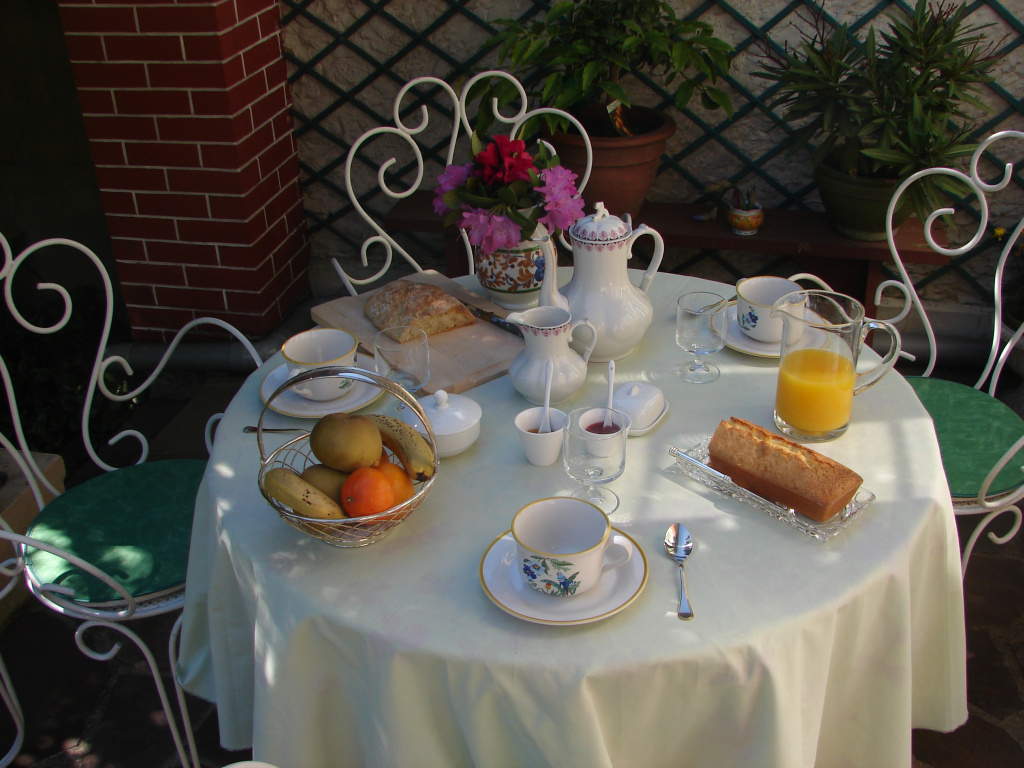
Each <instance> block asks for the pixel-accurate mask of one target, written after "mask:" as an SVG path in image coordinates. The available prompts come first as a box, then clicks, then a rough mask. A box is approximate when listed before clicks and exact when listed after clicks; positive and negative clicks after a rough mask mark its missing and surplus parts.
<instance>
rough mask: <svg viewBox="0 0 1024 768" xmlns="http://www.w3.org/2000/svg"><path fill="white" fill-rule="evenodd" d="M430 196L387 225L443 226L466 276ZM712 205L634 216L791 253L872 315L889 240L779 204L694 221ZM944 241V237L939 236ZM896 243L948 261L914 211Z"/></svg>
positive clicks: (449, 259)
mask: <svg viewBox="0 0 1024 768" xmlns="http://www.w3.org/2000/svg"><path fill="white" fill-rule="evenodd" d="M432 198H433V193H432V192H430V191H423V190H421V191H418V192H416V193H414V194H413V195H411V196H410V197H407V198H405V199H404V200H399V201H398V204H397V205H396V206H395V207H394V208H393V209H392V210H391V212H390V213H388V214H387V215H386V216H385V217H384V219H383V226H384V228H385V229H386V230H387V231H407V232H444V233H445V270H446V273H447V275H448V276H449V277H457V276H459V275H465V274H467V273H468V271H469V270H468V268H467V265H466V253H465V250H464V248H463V245H462V243H461V241H460V239H459V237H458V231H457V230H456V229H455V228H454V227H451V228H448V230H445V228H444V227H443V225H442V222H441V217H440V216H438V215H437V214H436V213H435V212H434V209H433V206H432V204H431V200H432ZM707 208H708V207H707V205H704V204H696V203H651V202H649V203H646V204H645V205H644V207H643V210H642V211H641V212H640V216H639V221H638V222H635V223H641V222H642V223H644V224H647V225H648V226H649V227H652V228H653V229H656V230H657V231H658V232H659V233H661V236H662V237H663V238H664V240H665V247H666V248H668V247H673V246H674V247H681V248H696V249H700V250H714V251H739V252H744V253H763V254H773V255H780V256H788V257H789V258H791V259H792V260H793V261H794V262H795V263H796V264H797V265H798V267H799V269H800V271H803V272H810V273H811V274H814V275H817V276H818V277H820V278H821V279H822V280H824V281H825V282H827V283H828V284H829V285H831V286H832V287H833V288H834V289H835V290H837V291H840V292H842V293H847V294H849V295H851V296H855V297H858V298H860V299H861V300H862V301H864V305H865V307H866V308H867V309H868V312H869V314H873V313H874V311H875V309H876V307H875V304H874V294H875V290H876V289H877V288H878V285H879V284H880V283H881V282H882V281H883V280H884V279H885V274H884V272H883V271H882V265H883V264H884V263H885V262H887V261H891V257H890V255H889V246H888V244H887V243H886V242H885V241H884V240H882V241H879V242H865V241H860V240H850V239H848V238H845V237H843V236H842V235H839V234H837V233H836V232H835V231H833V230H832V228H831V227H830V226H829V223H828V220H827V219H826V217H825V214H824V213H818V212H816V211H796V210H786V209H781V208H778V209H776V208H773V209H769V210H767V211H765V217H764V218H765V220H764V224H763V225H761V228H760V229H759V230H758V232H757V234H756V235H736V234H733V232H732V231H731V230H730V229H729V226H728V224H727V223H726V221H725V216H724V215H722V214H720V215H719V216H718V217H717V218H716V219H715V220H714V221H695V220H694V216H695V215H697V214H700V213H703V212H705V211H707ZM939 240H940V242H944V238H943V237H942V236H941V235H940V236H939ZM647 241H648V242H649V238H647ZM641 242H643V241H641ZM896 244H897V247H898V248H899V249H900V255H901V256H902V257H903V261H904V262H909V263H914V264H940V265H941V264H948V263H949V259H948V257H946V256H942V255H940V254H938V253H936V252H935V251H933V250H932V249H931V248H930V247H929V246H928V243H927V242H926V241H925V238H924V227H923V225H922V224H921V222H920V221H918V220H917V219H916V218H911V219H908V220H907V221H906V222H904V223H903V224H902V225H900V228H899V229H898V230H897V233H896Z"/></svg>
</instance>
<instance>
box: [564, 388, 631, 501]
mask: <svg viewBox="0 0 1024 768" xmlns="http://www.w3.org/2000/svg"><path fill="white" fill-rule="evenodd" d="M609 414H610V415H611V420H610V421H611V423H610V424H609V426H607V427H606V426H605V417H606V416H608V415H609ZM628 429H629V417H628V416H627V415H626V414H625V413H623V412H622V411H618V410H615V409H614V408H577V409H576V410H574V411H572V412H570V413H569V418H568V421H567V422H566V425H565V430H564V432H563V438H562V440H563V445H562V465H563V466H564V467H565V471H566V474H568V475H569V477H571V478H572V479H573V480H576V481H577V482H579V483H582V485H583V487H582V488H580V489H579V490H578V491H576V492H575V493H573V494H572V496H573V498H576V499H584V500H585V501H589V502H590V503H591V504H593V505H595V506H596V507H599V508H600V509H601V510H602V511H603V512H604V513H605V514H610V513H612V512H614V511H615V510H616V509H617V508H618V506H619V497H618V496H616V495H615V493H614V492H613V491H610V490H608V489H607V488H602V487H601V486H602V485H604V484H605V483H610V482H611V481H612V480H614V479H615V478H617V477H618V476H619V475H621V474H622V471H623V470H624V469H625V468H626V435H627V433H628Z"/></svg>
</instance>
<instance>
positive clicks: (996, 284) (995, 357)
mask: <svg viewBox="0 0 1024 768" xmlns="http://www.w3.org/2000/svg"><path fill="white" fill-rule="evenodd" d="M1012 138H1016V139H1024V132H1021V131H999V132H998V133H994V134H992V135H991V136H989V137H988V138H986V139H985V140H984V141H982V142H981V144H980V145H979V146H978V148H977V149H976V150H975V152H974V155H973V156H972V157H971V162H970V175H967V174H965V173H964V172H963V171H959V170H956V169H954V168H928V169H927V170H923V171H918V172H917V173H915V174H912V175H911V176H910V177H908V178H907V179H906V181H904V182H903V183H902V184H900V186H899V188H898V189H897V190H896V193H895V194H894V195H893V198H892V200H891V201H890V202H889V211H888V217H887V219H886V228H885V229H886V239H887V240H888V242H889V251H890V253H891V254H892V257H893V261H895V263H896V268H897V269H898V270H899V273H900V277H901V280H900V281H891V280H890V281H886V282H884V283H883V284H882V285H881V286H879V288H878V294H877V297H876V301H877V300H879V299H880V298H881V293H882V290H883V289H884V288H886V287H888V286H895V287H897V288H899V289H900V290H902V291H903V293H904V296H905V297H907V298H909V303H907V305H906V306H904V308H903V311H902V312H900V314H899V315H898V316H897V317H896V318H893V319H892V320H890V322H899V321H900V320H902V319H903V318H904V317H906V316H907V314H908V313H909V311H910V307H911V306H913V307H914V308H916V309H917V313H918V315H919V316H920V318H921V322H922V324H923V325H924V329H925V334H926V335H927V337H928V364H927V366H926V367H925V370H924V373H923V374H922V375H923V376H931V374H932V372H933V371H934V370H935V362H936V356H937V353H938V348H937V344H936V340H935V331H934V330H933V329H932V324H931V322H930V321H929V320H928V315H927V313H926V312H925V309H924V306H923V304H922V303H921V299H920V297H919V296H918V294H917V291H916V290H915V288H914V282H913V280H911V278H910V275H909V274H908V273H907V269H906V267H905V266H904V265H903V260H902V259H901V258H900V255H899V249H898V248H897V247H896V240H895V236H894V232H893V226H892V219H893V211H895V210H896V206H897V205H898V202H899V198H900V196H901V195H902V194H903V193H904V192H905V191H906V190H907V188H908V187H910V186H911V185H912V184H913V183H914V182H915V181H917V180H918V179H920V178H922V177H923V176H930V175H935V174H945V175H947V176H952V177H953V178H955V179H958V180H959V181H961V182H963V183H964V184H966V185H967V187H969V188H970V191H971V192H972V193H973V194H974V196H975V198H976V199H977V202H978V206H979V208H980V218H979V220H978V228H977V230H976V231H975V233H974V235H973V236H972V237H971V239H970V240H969V241H968V242H967V243H965V244H964V245H961V246H958V247H946V246H943V245H940V244H939V243H937V242H936V240H935V237H934V235H933V232H932V227H933V225H934V224H935V222H936V220H938V219H939V218H940V217H942V216H947V215H952V214H953V213H955V210H954V209H953V208H939V209H937V210H935V211H933V212H932V213H931V214H929V216H928V218H927V220H926V221H925V222H924V234H925V239H926V240H927V241H928V245H929V246H930V247H931V248H932V249H933V250H935V251H936V252H937V253H941V254H944V255H946V256H950V257H954V256H960V255H962V254H965V253H967V252H968V251H971V250H972V249H974V248H975V247H976V246H977V245H978V244H979V243H980V242H981V241H982V239H983V238H984V237H985V236H986V235H987V234H988V220H989V201H988V198H987V197H986V194H988V193H993V192H998V191H1000V190H1002V189H1005V188H1006V186H1007V185H1008V184H1009V183H1010V181H1011V179H1012V176H1013V164H1012V163H1006V164H1005V166H1004V167H1003V175H1002V178H1001V179H999V180H998V181H996V182H994V183H991V184H990V183H988V182H986V181H985V180H983V179H982V178H981V176H980V175H979V171H978V163H979V162H980V160H981V158H982V156H983V155H984V153H985V152H986V151H987V150H988V148H989V147H990V146H991V145H992V144H993V143H995V142H997V141H1002V140H1004V139H1012ZM1022 230H1024V216H1022V217H1021V220H1020V221H1019V222H1018V223H1017V226H1016V227H1014V229H1013V232H1012V233H1011V234H1010V235H1009V236H1008V237H1007V239H1006V243H1005V245H1004V246H1003V249H1002V252H1001V253H1000V255H999V260H998V262H997V263H996V269H995V275H994V278H993V290H992V298H993V307H994V317H993V322H992V339H991V344H990V347H989V355H988V359H987V360H986V363H985V367H984V370H983V371H982V372H981V376H980V377H979V378H978V380H977V382H976V383H975V384H974V389H976V390H979V391H982V390H983V388H985V385H986V382H987V384H988V387H987V392H988V394H989V395H990V396H992V397H995V393H996V387H997V386H998V384H999V377H1000V375H1001V374H1002V371H1003V367H1004V365H1005V364H1006V361H1007V360H1008V359H1009V356H1010V353H1011V352H1013V350H1014V348H1015V347H1016V345H1017V342H1018V341H1019V340H1020V338H1021V336H1022V335H1024V323H1022V324H1021V325H1020V326H1019V327H1018V328H1017V329H1016V331H1015V332H1014V333H1013V334H1012V335H1011V336H1010V338H1009V339H1008V340H1006V341H1005V342H1004V341H1003V339H1002V336H1003V276H1004V273H1005V270H1006V262H1007V260H1008V259H1009V256H1010V254H1011V253H1012V252H1013V250H1014V249H1015V247H1016V246H1017V243H1018V240H1019V239H1020V235H1021V231H1022ZM979 427H982V425H979ZM1022 447H1024V435H1022V436H1021V438H1020V439H1019V440H1017V442H1016V443H1014V445H1013V446H1012V447H1011V448H1010V449H1009V450H1008V451H1007V452H1006V453H1005V454H1004V455H1003V457H1002V458H1001V459H1000V460H999V461H998V462H997V463H996V465H995V466H994V467H993V468H992V470H991V471H990V472H989V474H988V476H987V477H986V478H985V482H984V483H983V484H982V486H981V490H980V491H979V492H978V496H977V497H976V498H974V499H970V500H967V501H960V500H956V499H954V512H955V513H956V514H957V515H984V517H983V518H982V519H981V521H980V522H979V523H978V524H977V526H976V527H975V529H974V531H973V532H972V533H971V536H970V538H969V539H968V540H967V543H966V544H965V545H964V551H963V554H962V555H961V572H962V575H965V576H966V574H967V563H968V561H969V560H970V557H971V553H972V552H973V551H974V545H975V544H976V543H977V541H978V537H979V536H980V535H981V534H982V532H983V531H984V530H985V529H986V528H987V527H988V525H989V523H991V522H992V521H993V520H994V519H995V518H997V517H999V516H1000V515H1002V514H1004V513H1009V514H1010V515H1011V516H1012V520H1013V523H1012V525H1011V526H1010V529H1009V530H1008V531H1007V532H1006V533H1005V534H1003V535H1002V536H999V535H996V534H995V533H994V532H992V531H989V532H988V537H989V539H990V540H991V541H992V542H994V543H996V544H1005V543H1007V542H1008V541H1010V539H1012V538H1013V537H1014V536H1015V535H1016V534H1017V532H1018V531H1019V530H1020V528H1021V523H1022V514H1021V508H1020V501H1021V499H1024V485H1021V486H1019V487H1018V488H1017V489H1016V490H1014V491H1011V492H1008V493H1004V494H1002V495H999V496H996V497H992V498H990V497H989V493H988V491H989V488H990V487H991V485H992V483H993V481H994V480H995V478H996V476H997V475H998V474H999V473H1000V471H1002V470H1003V468H1004V467H1006V466H1007V464H1009V462H1010V460H1011V459H1012V458H1013V456H1014V455H1015V454H1016V453H1017V451H1019V450H1020V449H1021V448H1022ZM1020 469H1021V471H1022V472H1024V467H1021V468H1020ZM1022 480H1024V476H1022Z"/></svg>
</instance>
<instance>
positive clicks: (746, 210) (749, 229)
mask: <svg viewBox="0 0 1024 768" xmlns="http://www.w3.org/2000/svg"><path fill="white" fill-rule="evenodd" d="M725 218H726V220H727V221H728V222H729V228H730V229H731V230H732V231H733V233H734V234H737V235H756V234H757V230H758V229H760V227H761V224H763V223H764V211H763V210H761V203H759V202H758V200H757V193H756V192H755V191H754V190H753V189H748V190H745V191H744V190H740V189H739V188H738V187H733V190H732V195H731V196H730V197H729V207H728V208H727V209H726V211H725Z"/></svg>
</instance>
